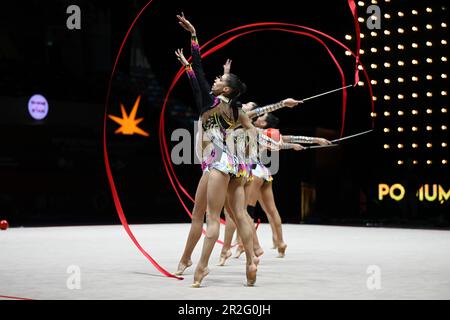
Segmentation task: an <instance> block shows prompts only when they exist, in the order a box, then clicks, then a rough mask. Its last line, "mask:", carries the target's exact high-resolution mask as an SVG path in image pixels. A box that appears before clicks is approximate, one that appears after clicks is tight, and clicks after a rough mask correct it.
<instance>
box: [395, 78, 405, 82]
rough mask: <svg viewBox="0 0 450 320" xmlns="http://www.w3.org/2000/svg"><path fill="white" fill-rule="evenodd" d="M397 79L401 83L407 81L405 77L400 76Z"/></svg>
mask: <svg viewBox="0 0 450 320" xmlns="http://www.w3.org/2000/svg"><path fill="white" fill-rule="evenodd" d="M397 81H398V82H400V83H403V82H405V79H403V78H398V79H397Z"/></svg>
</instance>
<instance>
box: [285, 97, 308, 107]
mask: <svg viewBox="0 0 450 320" xmlns="http://www.w3.org/2000/svg"><path fill="white" fill-rule="evenodd" d="M299 103H303V101H301V100H295V99H291V98H288V99H284V100H283V106H285V107H288V108H293V107H295V106H296V105H298V104H299Z"/></svg>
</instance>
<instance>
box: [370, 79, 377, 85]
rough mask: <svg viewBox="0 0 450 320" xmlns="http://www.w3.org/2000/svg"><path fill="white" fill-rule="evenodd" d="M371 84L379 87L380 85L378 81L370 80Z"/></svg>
mask: <svg viewBox="0 0 450 320" xmlns="http://www.w3.org/2000/svg"><path fill="white" fill-rule="evenodd" d="M370 83H371V84H372V85H377V84H378V81H377V80H370Z"/></svg>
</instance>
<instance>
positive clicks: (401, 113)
mask: <svg viewBox="0 0 450 320" xmlns="http://www.w3.org/2000/svg"><path fill="white" fill-rule="evenodd" d="M397 114H398V115H399V116H403V115H404V114H405V113H404V112H403V111H402V110H399V111H398V112H397Z"/></svg>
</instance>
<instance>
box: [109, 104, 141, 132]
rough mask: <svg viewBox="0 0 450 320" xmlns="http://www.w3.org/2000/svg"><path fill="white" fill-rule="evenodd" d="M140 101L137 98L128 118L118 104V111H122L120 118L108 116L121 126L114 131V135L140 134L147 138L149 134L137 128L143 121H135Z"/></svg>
mask: <svg viewBox="0 0 450 320" xmlns="http://www.w3.org/2000/svg"><path fill="white" fill-rule="evenodd" d="M140 101H141V96H139V97H138V98H137V100H136V102H135V103H134V106H133V109H132V110H131V113H130V115H129V116H128V115H127V113H126V111H125V107H124V106H123V104H122V103H121V104H120V109H121V110H122V118H119V117H116V116H112V115H108V117H110V118H111V119H112V120H114V121H115V122H117V123H118V124H120V125H121V127H120V128H119V129H117V130H116V131H115V133H116V134H119V133H122V134H125V135H133V134H135V133H137V134H140V135H141V136H145V137H148V136H149V134H148V133H147V132H145V131H144V130H142V129H141V128H139V127H138V124H139V123H141V122H142V120H144V118H139V119H135V118H136V113H137V109H138V107H139V102H140Z"/></svg>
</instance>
